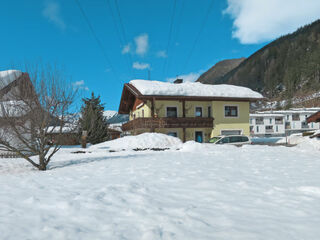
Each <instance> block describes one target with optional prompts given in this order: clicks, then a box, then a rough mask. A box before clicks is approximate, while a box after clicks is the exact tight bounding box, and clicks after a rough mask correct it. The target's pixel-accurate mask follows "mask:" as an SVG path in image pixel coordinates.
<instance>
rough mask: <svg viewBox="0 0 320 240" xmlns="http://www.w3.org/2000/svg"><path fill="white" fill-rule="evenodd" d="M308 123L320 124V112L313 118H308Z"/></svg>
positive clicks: (312, 116)
mask: <svg viewBox="0 0 320 240" xmlns="http://www.w3.org/2000/svg"><path fill="white" fill-rule="evenodd" d="M307 122H308V123H309V124H311V123H319V122H320V110H319V111H318V112H315V113H314V114H312V115H311V116H309V117H308V118H307Z"/></svg>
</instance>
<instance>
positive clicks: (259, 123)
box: [256, 120, 264, 125]
mask: <svg viewBox="0 0 320 240" xmlns="http://www.w3.org/2000/svg"><path fill="white" fill-rule="evenodd" d="M263 124H264V122H263V121H257V120H256V125H263Z"/></svg>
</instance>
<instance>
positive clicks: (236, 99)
mask: <svg viewBox="0 0 320 240" xmlns="http://www.w3.org/2000/svg"><path fill="white" fill-rule="evenodd" d="M261 99H263V96H262V95H261V94H259V93H257V92H255V91H253V90H251V89H249V88H245V87H239V86H233V85H225V84H221V85H207V84H202V83H198V82H194V83H189V82H187V83H181V81H180V82H179V83H168V82H159V81H147V80H132V81H130V83H127V84H125V85H124V87H123V91H122V96H121V102H120V107H119V113H122V114H129V116H130V117H129V122H128V123H126V124H124V125H123V126H122V129H123V130H124V131H127V132H130V133H131V134H132V135H136V134H140V133H144V132H158V133H164V134H168V135H171V136H175V137H179V138H180V139H181V140H182V141H184V142H185V141H189V140H195V141H198V142H207V141H208V140H209V139H210V138H211V137H214V136H218V135H232V134H242V135H247V136H249V134H250V132H249V105H250V102H251V101H257V100H261Z"/></svg>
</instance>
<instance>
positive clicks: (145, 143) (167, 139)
mask: <svg viewBox="0 0 320 240" xmlns="http://www.w3.org/2000/svg"><path fill="white" fill-rule="evenodd" d="M181 144H182V142H181V140H180V139H179V138H176V137H172V136H168V135H165V134H161V133H143V134H140V135H136V136H126V137H123V138H118V139H115V140H111V141H107V142H104V143H100V144H96V145H93V146H91V148H90V149H108V150H115V151H119V150H132V149H137V148H139V149H145V148H172V147H179V146H181Z"/></svg>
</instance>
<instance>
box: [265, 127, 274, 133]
mask: <svg viewBox="0 0 320 240" xmlns="http://www.w3.org/2000/svg"><path fill="white" fill-rule="evenodd" d="M270 132H273V126H272V125H269V126H266V133H270Z"/></svg>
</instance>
